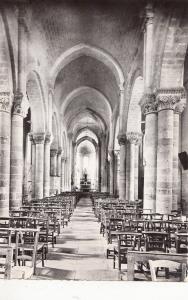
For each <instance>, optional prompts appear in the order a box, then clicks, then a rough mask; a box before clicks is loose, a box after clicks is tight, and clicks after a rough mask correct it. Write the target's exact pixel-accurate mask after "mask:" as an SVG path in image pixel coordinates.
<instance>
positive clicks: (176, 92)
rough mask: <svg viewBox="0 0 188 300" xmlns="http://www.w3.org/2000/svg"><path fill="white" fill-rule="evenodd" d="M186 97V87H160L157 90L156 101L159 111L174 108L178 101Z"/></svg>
mask: <svg viewBox="0 0 188 300" xmlns="http://www.w3.org/2000/svg"><path fill="white" fill-rule="evenodd" d="M182 98H185V91H184V88H173V89H159V90H157V92H156V102H157V108H158V111H161V110H166V109H168V110H174V109H175V107H176V105H177V103H179V102H180V100H181V99H182Z"/></svg>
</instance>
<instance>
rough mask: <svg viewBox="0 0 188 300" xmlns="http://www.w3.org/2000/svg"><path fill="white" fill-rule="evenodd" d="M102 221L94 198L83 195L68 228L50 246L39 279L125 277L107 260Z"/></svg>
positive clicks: (38, 275) (111, 278) (38, 272)
mask: <svg viewBox="0 0 188 300" xmlns="http://www.w3.org/2000/svg"><path fill="white" fill-rule="evenodd" d="M99 227H100V225H99V223H98V222H97V219H96V218H95V216H94V213H93V211H92V204H91V200H90V199H88V198H82V199H81V200H80V201H79V203H78V205H77V207H76V209H75V211H74V213H73V216H72V218H71V222H70V223H69V225H68V226H67V227H65V228H64V229H62V234H61V235H60V236H59V237H58V239H57V244H56V245H55V247H54V248H50V251H49V254H48V257H47V261H46V262H45V267H44V268H42V267H40V265H41V264H40V265H38V266H37V267H38V268H37V276H36V277H35V279H61V280H116V281H117V280H121V279H123V278H122V274H120V273H119V271H118V270H117V269H115V270H114V269H113V262H112V259H106V248H107V243H106V241H105V239H104V237H102V235H100V234H99Z"/></svg>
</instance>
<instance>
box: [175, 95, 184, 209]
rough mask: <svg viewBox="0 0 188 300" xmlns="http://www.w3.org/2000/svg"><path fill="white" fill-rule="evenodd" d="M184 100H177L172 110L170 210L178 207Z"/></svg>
mask: <svg viewBox="0 0 188 300" xmlns="http://www.w3.org/2000/svg"><path fill="white" fill-rule="evenodd" d="M185 105H186V101H185V100H184V101H181V102H179V103H178V104H177V105H176V107H175V110H174V131H173V178H172V179H173V184H172V210H178V209H179V208H180V185H181V183H180V180H179V166H178V164H179V159H178V153H179V126H180V115H181V113H182V112H183V110H184V108H185Z"/></svg>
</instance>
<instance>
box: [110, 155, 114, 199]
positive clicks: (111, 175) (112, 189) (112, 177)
mask: <svg viewBox="0 0 188 300" xmlns="http://www.w3.org/2000/svg"><path fill="white" fill-rule="evenodd" d="M109 155H110V194H112V195H113V194H114V151H113V150H111V151H109Z"/></svg>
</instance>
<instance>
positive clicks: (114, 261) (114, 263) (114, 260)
mask: <svg viewBox="0 0 188 300" xmlns="http://www.w3.org/2000/svg"><path fill="white" fill-rule="evenodd" d="M113 267H114V269H115V268H116V256H115V254H114V257H113Z"/></svg>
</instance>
